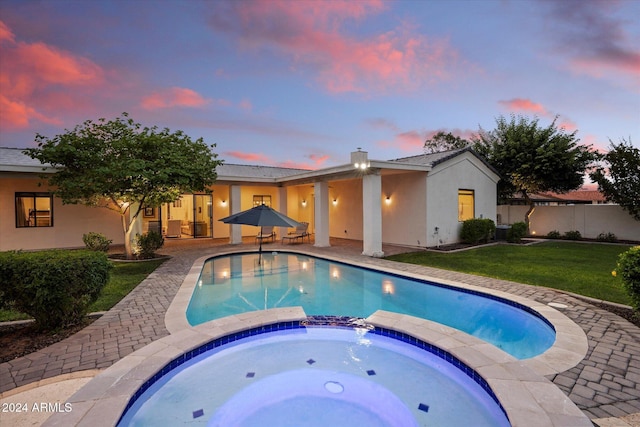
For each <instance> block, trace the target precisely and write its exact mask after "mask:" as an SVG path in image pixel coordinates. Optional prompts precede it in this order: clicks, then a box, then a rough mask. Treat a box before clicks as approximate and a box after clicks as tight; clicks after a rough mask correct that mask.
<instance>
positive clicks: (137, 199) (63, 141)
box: [25, 113, 221, 258]
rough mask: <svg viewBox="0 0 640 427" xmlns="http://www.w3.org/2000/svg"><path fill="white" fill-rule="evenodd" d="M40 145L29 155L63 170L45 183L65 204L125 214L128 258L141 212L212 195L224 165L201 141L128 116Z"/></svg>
mask: <svg viewBox="0 0 640 427" xmlns="http://www.w3.org/2000/svg"><path fill="white" fill-rule="evenodd" d="M36 141H37V142H38V148H30V149H26V150H25V153H26V154H27V155H29V156H30V157H31V158H34V159H38V160H39V161H40V162H41V163H43V164H50V165H52V166H54V167H56V168H58V169H59V170H58V171H57V172H56V173H55V174H53V175H49V176H46V177H43V178H45V179H46V180H47V181H48V184H49V185H50V186H51V187H52V188H53V193H54V194H55V195H56V196H58V197H60V198H61V199H62V202H63V203H65V204H83V205H89V206H100V207H105V208H108V209H112V210H115V211H117V212H118V213H119V214H120V216H121V219H122V229H123V233H124V237H125V238H124V241H125V251H126V254H127V258H131V257H132V255H133V254H132V248H131V232H132V225H133V223H134V222H135V220H136V219H137V218H138V216H139V215H140V212H141V211H142V210H143V209H144V208H145V207H158V206H160V205H161V204H163V203H169V202H172V201H175V200H177V199H178V198H179V197H180V194H182V193H192V192H199V191H208V189H209V186H210V185H211V184H213V183H214V182H215V179H216V176H217V175H216V166H218V165H220V164H221V161H219V160H215V159H216V157H217V155H216V154H214V153H213V152H212V151H211V149H210V147H209V146H208V145H207V144H205V143H204V142H203V140H202V138H200V139H197V140H195V141H193V140H191V138H190V137H189V136H187V135H185V134H184V133H183V132H182V131H176V132H173V133H172V132H170V131H169V129H167V128H165V129H162V130H159V129H158V128H157V127H155V126H154V127H151V128H149V127H142V125H140V124H139V123H135V122H134V121H133V120H132V119H130V118H129V115H128V114H127V113H123V114H122V117H118V118H116V119H115V120H111V121H106V120H105V119H99V120H98V121H97V122H93V121H91V120H87V121H85V122H84V123H83V124H82V125H78V126H76V127H75V128H74V129H73V130H71V131H69V130H66V132H65V133H63V134H61V135H57V136H55V137H53V138H48V137H46V136H43V135H40V134H38V135H37V136H36ZM211 147H215V145H212V146H211Z"/></svg>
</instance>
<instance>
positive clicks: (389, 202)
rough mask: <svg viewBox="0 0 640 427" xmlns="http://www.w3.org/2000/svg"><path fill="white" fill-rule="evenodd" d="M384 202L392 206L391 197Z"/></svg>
mask: <svg viewBox="0 0 640 427" xmlns="http://www.w3.org/2000/svg"><path fill="white" fill-rule="evenodd" d="M384 202H385V203H386V204H388V205H390V204H391V196H387V197H386V199H384Z"/></svg>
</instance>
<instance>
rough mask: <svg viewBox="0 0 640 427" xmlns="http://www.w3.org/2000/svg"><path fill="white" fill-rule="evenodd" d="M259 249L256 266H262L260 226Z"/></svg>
mask: <svg viewBox="0 0 640 427" xmlns="http://www.w3.org/2000/svg"><path fill="white" fill-rule="evenodd" d="M259 240H260V247H259V248H258V265H262V226H260V239H259Z"/></svg>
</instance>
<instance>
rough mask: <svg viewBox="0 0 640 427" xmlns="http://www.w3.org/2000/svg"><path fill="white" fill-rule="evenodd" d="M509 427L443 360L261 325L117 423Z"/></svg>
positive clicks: (356, 337) (329, 331)
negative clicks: (259, 331)
mask: <svg viewBox="0 0 640 427" xmlns="http://www.w3.org/2000/svg"><path fill="white" fill-rule="evenodd" d="M187 423H188V424H192V425H202V426H205V425H206V426H211V427H213V426H225V427H228V426H237V427H254V426H256V427H257V426H260V427H263V426H296V427H316V426H317V427H320V426H332V427H339V426H345V427H346V426H349V427H352V426H371V427H376V426H380V427H383V426H386V427H411V426H424V425H442V426H445V425H446V426H471V425H473V426H476V427H483V426H487V427H488V426H492V427H502V426H508V425H510V424H509V421H508V419H507V417H506V415H505V414H504V411H503V410H502V408H501V407H500V406H499V405H498V404H497V403H496V401H495V399H494V398H493V397H492V396H490V395H489V394H488V392H487V391H485V389H483V388H482V386H481V385H480V384H478V383H477V382H476V381H474V380H473V379H472V378H471V377H470V376H469V374H468V373H465V372H463V371H462V370H461V369H459V368H458V367H456V366H454V365H453V364H451V363H449V362H447V361H445V360H444V359H443V358H441V357H439V356H437V355H435V354H433V353H431V352H429V351H426V350H424V349H421V348H418V347H416V346H414V345H410V344H407V343H404V342H402V341H399V340H397V339H394V338H390V337H386V336H381V335H379V334H374V333H371V332H368V331H367V330H366V329H352V328H327V327H307V328H297V329H288V330H280V331H277V332H267V333H263V334H260V335H255V336H252V337H249V338H242V339H239V340H237V341H234V342H232V343H228V344H225V345H223V346H221V347H218V348H215V349H213V350H209V351H207V352H205V353H203V354H201V355H199V356H196V357H194V358H193V359H191V360H190V361H188V362H185V363H184V364H182V365H180V366H178V367H176V368H175V369H173V370H171V371H170V372H169V373H167V374H166V375H165V376H164V377H162V378H161V379H159V380H158V381H157V382H155V383H154V384H153V385H151V387H150V388H148V389H147V390H146V391H145V392H144V393H143V394H142V395H141V396H140V397H139V398H138V399H137V400H136V402H135V403H134V404H133V406H132V407H131V408H130V409H129V410H128V411H127V412H126V414H125V415H124V416H123V418H122V419H121V421H120V423H119V424H118V425H119V426H166V425H178V424H187Z"/></svg>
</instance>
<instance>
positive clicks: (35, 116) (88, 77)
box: [0, 21, 103, 129]
mask: <svg viewBox="0 0 640 427" xmlns="http://www.w3.org/2000/svg"><path fill="white" fill-rule="evenodd" d="M0 57H2V67H1V68H0V126H2V128H3V129H21V128H26V127H28V126H29V124H31V123H32V122H33V121H41V122H45V123H48V124H61V123H62V122H61V120H60V119H59V118H58V117H57V114H58V112H57V111H56V109H57V107H58V106H59V105H60V104H59V102H58V100H57V99H56V97H63V96H65V95H64V93H65V91H66V90H68V89H69V88H74V87H80V86H90V85H98V84H100V83H101V82H102V81H103V71H102V69H101V68H100V67H99V66H98V65H96V64H95V63H93V62H92V61H90V60H89V59H86V58H83V57H81V56H78V55H75V54H73V53H72V52H67V51H64V50H62V49H58V48H56V47H55V46H49V45H47V44H46V43H43V42H35V43H26V42H22V41H19V40H16V36H15V35H14V34H13V32H12V31H11V29H10V28H9V27H8V26H7V25H6V24H5V23H4V22H1V21H0ZM52 95H54V96H52ZM62 102H64V101H62Z"/></svg>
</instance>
